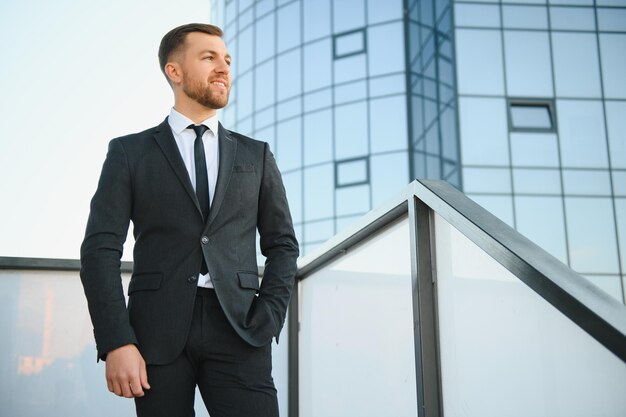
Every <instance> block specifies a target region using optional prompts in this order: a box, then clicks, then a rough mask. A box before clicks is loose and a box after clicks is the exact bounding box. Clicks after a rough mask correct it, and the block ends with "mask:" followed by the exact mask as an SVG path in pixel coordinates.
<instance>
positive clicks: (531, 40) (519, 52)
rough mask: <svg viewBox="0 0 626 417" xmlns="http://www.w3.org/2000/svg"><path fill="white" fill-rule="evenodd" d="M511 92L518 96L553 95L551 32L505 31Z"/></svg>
mask: <svg viewBox="0 0 626 417" xmlns="http://www.w3.org/2000/svg"><path fill="white" fill-rule="evenodd" d="M504 56H505V59H506V82H507V93H508V95H510V96H517V97H529V96H530V97H552V95H553V87H552V65H551V62H550V61H551V60H550V39H549V37H548V33H547V32H530V31H528V32H522V31H510V30H507V31H505V32H504Z"/></svg>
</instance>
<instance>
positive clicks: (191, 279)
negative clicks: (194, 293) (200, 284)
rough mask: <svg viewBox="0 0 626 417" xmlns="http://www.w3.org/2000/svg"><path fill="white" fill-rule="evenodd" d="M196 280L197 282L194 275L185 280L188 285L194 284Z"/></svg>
mask: <svg viewBox="0 0 626 417" xmlns="http://www.w3.org/2000/svg"><path fill="white" fill-rule="evenodd" d="M197 280H198V277H197V276H195V275H192V276H190V277H189V278H187V282H190V283H194V282H196V281H197Z"/></svg>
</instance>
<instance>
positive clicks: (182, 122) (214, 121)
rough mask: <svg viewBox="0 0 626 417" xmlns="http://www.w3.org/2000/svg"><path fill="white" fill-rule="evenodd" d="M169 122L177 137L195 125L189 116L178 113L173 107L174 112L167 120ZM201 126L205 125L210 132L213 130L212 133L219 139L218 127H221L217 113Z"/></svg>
mask: <svg viewBox="0 0 626 417" xmlns="http://www.w3.org/2000/svg"><path fill="white" fill-rule="evenodd" d="M167 121H168V123H169V125H170V127H171V128H172V132H174V134H176V135H180V134H181V133H182V131H183V130H185V129H187V127H188V126H189V125H193V124H195V123H194V122H193V121H192V120H191V119H189V118H188V117H187V116H185V115H184V114H182V113H179V112H178V111H176V109H175V108H174V107H172V110H171V111H170V115H169V117H168V118H167ZM200 124H202V125H205V126H206V127H208V128H209V130H211V132H212V133H213V135H215V137H217V129H218V125H219V119H218V117H217V112H216V113H215V115H214V116H212V117H209V118H208V119H206V120H204V121H203V122H202V123H200Z"/></svg>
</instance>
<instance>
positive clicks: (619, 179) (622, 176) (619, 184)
mask: <svg viewBox="0 0 626 417" xmlns="http://www.w3.org/2000/svg"><path fill="white" fill-rule="evenodd" d="M613 194H614V195H615V196H619V197H626V171H613ZM625 243H626V242H625Z"/></svg>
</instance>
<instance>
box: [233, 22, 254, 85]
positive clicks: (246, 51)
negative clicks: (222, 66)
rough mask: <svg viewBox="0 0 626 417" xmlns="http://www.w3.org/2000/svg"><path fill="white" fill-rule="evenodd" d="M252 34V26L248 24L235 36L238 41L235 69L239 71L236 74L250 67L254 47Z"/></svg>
mask: <svg viewBox="0 0 626 417" xmlns="http://www.w3.org/2000/svg"><path fill="white" fill-rule="evenodd" d="M252 36H253V28H252V26H250V27H248V28H247V29H245V30H244V31H243V32H241V33H240V34H239V36H238V37H237V41H238V42H239V49H238V50H237V65H238V66H237V70H238V71H239V72H238V73H237V74H239V76H241V74H243V73H245V72H246V71H248V70H249V69H250V68H252V64H253V61H252V54H253V47H254V43H253V40H252ZM233 75H234V74H233Z"/></svg>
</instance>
